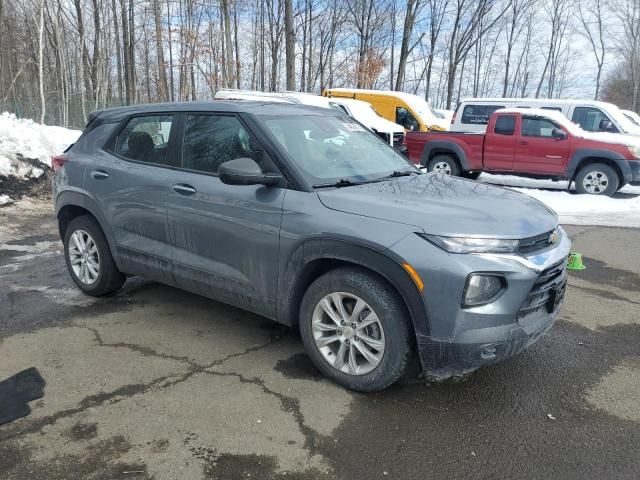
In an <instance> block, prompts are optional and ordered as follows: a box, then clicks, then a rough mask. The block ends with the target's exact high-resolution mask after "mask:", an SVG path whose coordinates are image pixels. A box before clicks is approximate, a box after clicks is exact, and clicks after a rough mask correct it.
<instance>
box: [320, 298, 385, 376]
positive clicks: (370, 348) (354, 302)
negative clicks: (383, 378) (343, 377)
mask: <svg viewBox="0 0 640 480" xmlns="http://www.w3.org/2000/svg"><path fill="white" fill-rule="evenodd" d="M311 321H312V325H311V327H312V333H313V337H314V340H315V343H316V347H317V348H318V350H319V351H320V353H321V354H322V357H323V358H324V359H325V360H326V361H327V363H329V364H330V365H331V366H332V367H333V368H335V369H337V370H339V371H341V372H343V373H346V374H348V375H366V374H367V373H370V372H372V371H373V370H374V369H375V368H376V367H377V366H378V365H379V364H380V361H381V360H382V357H383V355H384V349H385V336H384V330H383V328H382V323H381V322H380V319H379V318H378V316H377V315H376V313H375V312H374V311H373V309H372V308H371V307H370V306H369V304H367V302H365V301H364V300H363V299H361V298H360V297H358V296H357V295H353V294H351V293H345V292H335V293H331V294H329V295H327V296H325V297H324V298H322V299H321V300H320V301H319V302H318V304H317V305H316V307H315V309H314V311H313V315H312V319H311Z"/></svg>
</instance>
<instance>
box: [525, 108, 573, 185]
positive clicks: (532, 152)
mask: <svg viewBox="0 0 640 480" xmlns="http://www.w3.org/2000/svg"><path fill="white" fill-rule="evenodd" d="M555 128H560V129H562V127H560V125H558V124H556V123H555V122H553V121H551V120H550V119H548V118H544V117H537V116H529V115H523V116H522V117H521V121H520V129H519V136H518V144H517V149H516V156H515V161H514V164H513V170H514V171H516V172H526V173H542V174H548V175H555V174H558V175H560V174H563V173H564V170H565V166H566V164H567V162H568V157H569V139H568V138H563V139H558V138H554V137H553V130H554V129H555Z"/></svg>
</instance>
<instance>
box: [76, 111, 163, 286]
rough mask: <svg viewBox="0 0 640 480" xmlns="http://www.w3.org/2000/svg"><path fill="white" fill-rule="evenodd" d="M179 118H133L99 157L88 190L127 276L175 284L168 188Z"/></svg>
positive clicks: (88, 175) (87, 181)
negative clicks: (168, 222) (167, 207)
mask: <svg viewBox="0 0 640 480" xmlns="http://www.w3.org/2000/svg"><path fill="white" fill-rule="evenodd" d="M174 139H175V115H172V114H169V113H167V114H153V115H144V116H135V117H131V118H130V119H128V120H127V121H126V122H125V124H124V125H123V126H122V127H121V128H120V130H119V131H118V133H117V134H116V135H115V136H114V137H113V138H112V139H111V140H110V141H109V142H108V143H107V145H106V146H105V148H104V149H102V150H99V151H98V152H97V153H96V155H95V156H94V157H93V163H92V165H90V166H89V167H88V168H87V170H86V173H85V180H84V183H85V189H86V190H87V191H89V192H91V193H92V194H93V195H94V196H95V200H96V202H97V203H98V205H99V206H100V208H101V209H102V211H103V213H104V215H105V216H106V219H107V222H108V223H109V225H110V227H111V229H112V231H113V235H114V237H115V242H116V245H115V246H116V253H117V255H118V257H119V262H120V264H121V266H122V267H123V268H124V270H125V271H126V272H127V273H134V274H141V275H144V276H146V277H149V278H154V279H157V280H160V281H170V280H171V263H170V258H171V246H170V244H169V235H168V230H167V210H166V200H167V185H168V182H169V180H168V179H169V177H170V175H171V172H172V170H171V168H173V167H174V166H175V157H174V152H173V143H174Z"/></svg>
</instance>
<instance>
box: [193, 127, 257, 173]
mask: <svg viewBox="0 0 640 480" xmlns="http://www.w3.org/2000/svg"><path fill="white" fill-rule="evenodd" d="M242 157H246V158H252V159H253V160H255V161H256V162H257V163H258V165H260V166H261V167H262V168H263V169H264V170H265V171H269V168H268V165H266V164H267V163H268V161H267V159H266V154H265V152H264V150H263V149H262V147H261V146H260V145H259V144H258V142H257V141H256V140H255V138H254V137H253V135H251V134H250V133H249V132H248V131H247V129H246V128H245V127H244V126H243V125H242V123H241V122H240V120H238V118H236V117H234V116H223V115H188V116H187V120H186V123H185V127H184V140H183V143H182V167H183V168H188V169H190V170H197V171H199V172H205V173H218V168H219V167H220V165H221V164H223V163H224V162H226V161H228V160H235V159H236V158H242Z"/></svg>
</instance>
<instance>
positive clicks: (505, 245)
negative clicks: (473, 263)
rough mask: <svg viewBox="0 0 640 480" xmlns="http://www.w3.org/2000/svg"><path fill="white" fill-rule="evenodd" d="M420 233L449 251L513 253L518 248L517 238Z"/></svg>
mask: <svg viewBox="0 0 640 480" xmlns="http://www.w3.org/2000/svg"><path fill="white" fill-rule="evenodd" d="M420 235H421V236H422V237H423V238H425V239H426V240H428V241H430V242H431V243H433V244H434V245H437V246H438V247H440V248H442V249H444V250H446V251H447V252H450V253H514V252H515V251H516V249H517V248H518V240H500V239H495V238H467V237H440V236H438V235H424V234H420Z"/></svg>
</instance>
